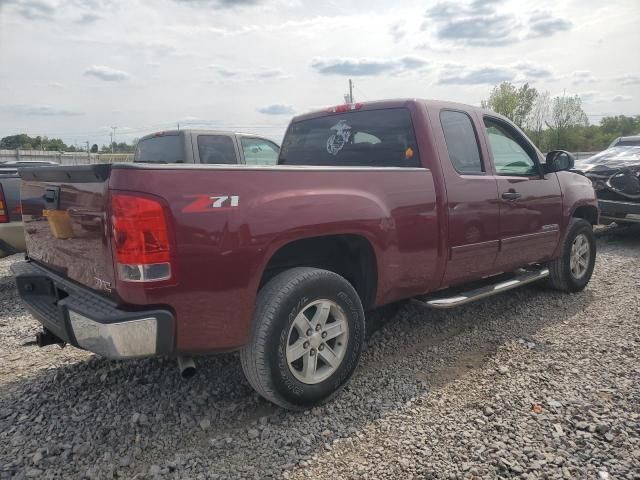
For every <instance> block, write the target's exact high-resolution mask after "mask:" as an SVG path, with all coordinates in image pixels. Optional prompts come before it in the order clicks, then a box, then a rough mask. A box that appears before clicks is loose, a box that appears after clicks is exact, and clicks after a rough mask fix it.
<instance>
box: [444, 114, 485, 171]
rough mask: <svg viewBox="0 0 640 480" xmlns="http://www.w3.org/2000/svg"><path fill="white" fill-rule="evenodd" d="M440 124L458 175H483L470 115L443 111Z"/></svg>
mask: <svg viewBox="0 0 640 480" xmlns="http://www.w3.org/2000/svg"><path fill="white" fill-rule="evenodd" d="M440 123H441V124H442V131H443V132H444V139H445V141H446V143H447V151H448V152H449V159H450V160H451V163H452V164H453V168H455V169H456V171H457V172H458V173H468V174H477V173H482V172H483V171H484V168H483V166H482V161H481V160H480V149H479V148H478V139H477V138H476V132H475V130H474V128H473V123H471V118H469V115H467V114H466V113H462V112H454V111H451V110H443V111H442V112H441V113H440Z"/></svg>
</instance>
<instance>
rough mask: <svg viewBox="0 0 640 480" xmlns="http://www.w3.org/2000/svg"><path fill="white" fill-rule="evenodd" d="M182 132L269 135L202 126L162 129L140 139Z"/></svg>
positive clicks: (252, 135) (246, 135) (251, 135)
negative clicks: (204, 127)
mask: <svg viewBox="0 0 640 480" xmlns="http://www.w3.org/2000/svg"><path fill="white" fill-rule="evenodd" d="M180 133H194V134H196V135H235V136H238V137H257V138H265V139H267V140H268V138H267V137H265V136H263V135H258V134H256V133H241V132H234V131H232V130H213V129H201V128H181V129H180V130H178V129H173V130H161V131H158V132H153V133H149V134H147V135H145V136H143V137H140V140H139V141H141V140H146V139H147V138H153V137H160V136H162V135H178V134H180Z"/></svg>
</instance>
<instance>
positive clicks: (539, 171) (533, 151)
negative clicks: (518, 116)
mask: <svg viewBox="0 0 640 480" xmlns="http://www.w3.org/2000/svg"><path fill="white" fill-rule="evenodd" d="M486 119H489V120H490V121H492V122H495V123H497V124H498V125H500V126H501V127H503V128H504V129H505V130H507V131H508V132H509V133H511V134H512V135H513V136H514V137H515V139H516V140H515V141H516V143H517V144H518V145H519V146H520V148H522V150H524V152H525V153H526V154H527V155H528V156H529V158H530V159H531V160H532V161H533V165H534V167H535V168H536V170H537V173H532V174H526V173H506V174H505V173H499V172H498V169H497V168H496V161H495V155H494V154H493V148H492V147H491V141H490V140H489V132H488V131H487V125H486V124H485V120H486ZM482 125H483V126H484V130H485V136H486V139H487V151H488V152H489V155H491V162H492V163H493V170H494V172H495V174H496V176H497V177H523V178H543V177H544V172H543V170H542V164H541V163H540V158H539V157H538V154H537V153H536V148H535V147H534V145H533V144H532V143H531V142H530V141H529V139H528V138H527V137H526V136H524V135H522V134H521V133H520V132H519V131H518V130H517V128H516V127H515V126H514V125H512V124H510V123H509V122H506V121H505V120H503V119H502V118H500V117H494V116H493V115H483V116H482ZM518 139H520V141H518ZM522 142H524V144H525V145H523V144H522ZM525 146H526V148H525ZM532 154H533V156H532Z"/></svg>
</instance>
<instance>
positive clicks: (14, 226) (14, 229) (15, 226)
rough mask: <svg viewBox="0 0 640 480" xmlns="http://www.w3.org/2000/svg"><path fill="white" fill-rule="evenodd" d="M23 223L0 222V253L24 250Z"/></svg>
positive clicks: (8, 253) (9, 253) (6, 253)
mask: <svg viewBox="0 0 640 480" xmlns="http://www.w3.org/2000/svg"><path fill="white" fill-rule="evenodd" d="M24 250H25V241H24V225H23V224H22V222H9V223H0V254H4V255H11V254H13V253H17V252H24Z"/></svg>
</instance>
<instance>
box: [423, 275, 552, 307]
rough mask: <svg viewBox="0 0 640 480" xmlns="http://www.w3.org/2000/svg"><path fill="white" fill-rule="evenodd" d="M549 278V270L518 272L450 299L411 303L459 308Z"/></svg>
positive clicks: (424, 299) (436, 298) (427, 298)
mask: <svg viewBox="0 0 640 480" xmlns="http://www.w3.org/2000/svg"><path fill="white" fill-rule="evenodd" d="M548 276H549V269H548V268H543V269H540V270H535V271H532V270H520V271H519V272H518V273H516V274H515V275H514V276H513V278H511V279H509V280H502V281H500V282H498V283H493V284H489V285H485V286H483V287H479V288H475V289H473V290H468V291H466V292H458V293H456V294H455V295H452V296H450V297H442V296H430V297H423V298H412V299H411V301H412V303H415V304H418V305H422V306H424V307H429V308H437V309H448V308H454V307H459V306H460V305H464V304H466V303H470V302H474V301H476V300H480V299H481V298H486V297H490V296H491V295H495V294H497V293H502V292H506V291H507V290H511V289H513V288H517V287H521V286H523V285H526V284H528V283H533V282H537V281H538V280H542V279H543V278H546V277H548Z"/></svg>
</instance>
